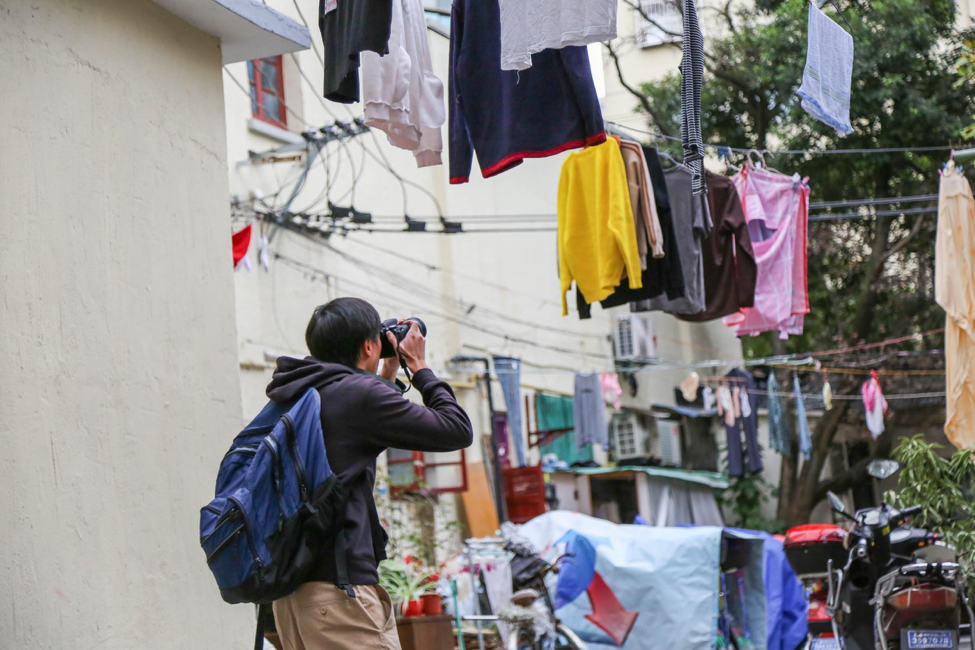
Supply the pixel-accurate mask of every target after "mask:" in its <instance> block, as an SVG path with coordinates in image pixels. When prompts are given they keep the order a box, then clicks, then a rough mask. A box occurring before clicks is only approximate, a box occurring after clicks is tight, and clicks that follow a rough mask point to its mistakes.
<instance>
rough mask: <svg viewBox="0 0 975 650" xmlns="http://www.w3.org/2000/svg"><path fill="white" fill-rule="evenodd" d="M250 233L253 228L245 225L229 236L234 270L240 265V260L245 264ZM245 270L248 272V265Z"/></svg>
mask: <svg viewBox="0 0 975 650" xmlns="http://www.w3.org/2000/svg"><path fill="white" fill-rule="evenodd" d="M251 232H253V228H252V226H251V224H247V225H246V226H244V227H243V228H241V229H240V230H238V231H237V232H235V233H233V234H232V235H231V236H230V244H231V248H232V249H233V256H234V268H235V269H236V268H237V265H238V264H240V261H241V260H244V263H245V264H247V249H248V248H250V245H251ZM247 270H248V271H249V270H250V265H247Z"/></svg>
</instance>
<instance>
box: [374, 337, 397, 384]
mask: <svg viewBox="0 0 975 650" xmlns="http://www.w3.org/2000/svg"><path fill="white" fill-rule="evenodd" d="M386 338H387V339H388V340H389V343H390V345H392V346H393V349H394V350H397V348H398V347H399V345H398V344H397V341H396V337H395V336H394V335H393V333H392V332H386ZM397 373H399V355H398V354H394V355H393V356H391V357H386V358H385V359H384V360H383V367H382V370H380V371H379V376H380V377H382V378H383V379H385V380H386V381H390V382H393V383H395V382H396V374H397Z"/></svg>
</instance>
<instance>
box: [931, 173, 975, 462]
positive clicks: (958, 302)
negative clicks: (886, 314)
mask: <svg viewBox="0 0 975 650" xmlns="http://www.w3.org/2000/svg"><path fill="white" fill-rule="evenodd" d="M934 260H935V261H934V298H935V300H936V301H937V302H938V304H939V305H940V306H941V308H942V309H944V310H945V313H946V319H945V366H946V368H945V370H946V372H945V375H946V376H945V384H946V386H945V387H946V389H947V409H946V411H947V418H946V421H945V435H946V436H948V440H950V441H951V442H952V443H953V444H954V445H955V446H956V447H958V448H959V449H965V448H971V447H975V275H973V274H975V198H973V197H972V188H971V185H969V183H968V180H967V179H966V178H965V176H964V175H962V174H961V172H959V171H958V170H957V169H956V168H955V166H954V163H948V170H947V171H945V173H944V177H943V178H942V179H941V187H940V189H939V196H938V239H937V242H936V244H935V258H934Z"/></svg>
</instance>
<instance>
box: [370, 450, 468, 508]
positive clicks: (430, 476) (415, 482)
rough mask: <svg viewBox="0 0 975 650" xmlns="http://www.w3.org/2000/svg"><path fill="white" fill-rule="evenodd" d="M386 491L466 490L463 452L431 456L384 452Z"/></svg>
mask: <svg viewBox="0 0 975 650" xmlns="http://www.w3.org/2000/svg"><path fill="white" fill-rule="evenodd" d="M386 466H387V471H388V473H389V483H390V492H391V493H392V495H393V496H394V497H395V496H397V495H400V494H404V493H410V492H417V491H420V490H422V491H425V492H428V493H430V494H443V493H445V492H465V491H467V462H466V455H465V454H464V450H463V449H461V450H460V451H453V452H445V453H433V452H422V451H404V450H402V449H387V450H386Z"/></svg>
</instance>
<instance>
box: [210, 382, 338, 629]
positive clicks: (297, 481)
mask: <svg viewBox="0 0 975 650" xmlns="http://www.w3.org/2000/svg"><path fill="white" fill-rule="evenodd" d="M320 400H321V398H320V397H319V394H318V391H317V390H315V389H314V388H309V389H308V390H307V391H306V392H305V394H304V395H302V396H301V397H300V398H299V399H298V400H296V401H295V402H292V403H290V404H277V403H275V402H269V403H268V405H267V406H265V407H264V410H263V411H261V413H260V415H258V416H257V417H256V418H254V420H253V421H252V422H251V423H250V424H249V425H247V428H245V429H244V430H243V431H241V432H240V434H238V435H237V437H236V438H235V439H234V442H233V444H232V445H231V447H230V451H228V452H227V454H226V455H225V456H224V457H223V461H221V463H220V471H219V473H218V474H217V487H216V498H215V499H213V501H211V502H210V503H208V504H207V505H205V506H204V507H203V509H202V510H201V511H200V545H201V546H202V547H203V551H204V552H205V553H206V558H207V565H208V566H209V567H210V571H212V572H213V576H214V578H216V580H217V586H218V587H220V595H221V596H222V597H223V599H224V600H225V601H226V602H228V603H258V604H266V603H270V602H271V601H273V600H275V599H277V598H281V597H282V596H286V595H288V594H290V593H292V592H293V591H295V590H296V589H297V588H298V586H299V585H301V584H302V582H303V581H304V578H305V577H306V575H307V574H308V571H309V569H310V568H311V567H312V566H314V565H315V563H316V561H317V560H318V559H319V555H320V552H321V550H322V548H323V546H324V544H325V543H326V542H327V541H329V540H331V539H333V538H334V539H336V544H335V561H336V568H337V570H338V577H339V581H338V582H339V586H340V587H342V588H344V589H345V590H346V592H347V593H348V594H349V595H350V596H352V595H353V592H352V588H351V587H349V586H348V576H347V571H346V565H345V543H344V541H345V540H344V534H342V525H343V524H344V523H345V503H346V497H347V494H346V489H345V487H344V486H343V485H342V484H341V483H339V481H338V477H337V476H336V474H335V473H334V472H333V471H332V469H331V467H329V464H328V458H327V457H326V455H325V441H324V438H323V437H322V425H321V401H320ZM343 583H344V584H343ZM262 621H263V619H261V620H259V622H258V628H259V630H261V628H263V625H261V623H262ZM259 635H260V636H263V632H260V631H259ZM262 642H263V641H262Z"/></svg>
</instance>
